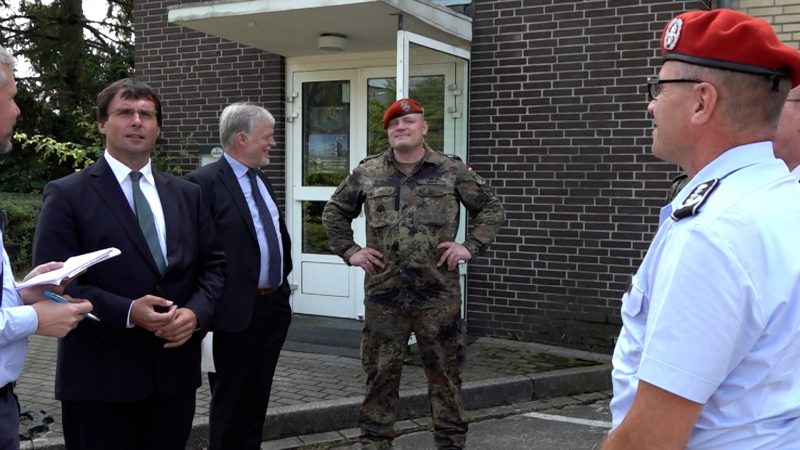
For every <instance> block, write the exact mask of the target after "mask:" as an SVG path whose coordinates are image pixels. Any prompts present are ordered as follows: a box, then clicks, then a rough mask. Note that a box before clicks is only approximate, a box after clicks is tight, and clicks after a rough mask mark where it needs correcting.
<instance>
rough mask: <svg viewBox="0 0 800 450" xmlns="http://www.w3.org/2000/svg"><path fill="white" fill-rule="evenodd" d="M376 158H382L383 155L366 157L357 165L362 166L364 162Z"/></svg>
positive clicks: (377, 154)
mask: <svg viewBox="0 0 800 450" xmlns="http://www.w3.org/2000/svg"><path fill="white" fill-rule="evenodd" d="M378 156H383V153H376V154H374V155H369V156H367V157H366V158H364V159H362V160H361V161H360V162H359V164H364V163H365V162H367V161H369V160H370V159H375V158H377V157H378Z"/></svg>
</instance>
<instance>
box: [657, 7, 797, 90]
mask: <svg viewBox="0 0 800 450" xmlns="http://www.w3.org/2000/svg"><path fill="white" fill-rule="evenodd" d="M661 54H662V56H663V57H664V61H683V62H685V63H689V64H695V65H698V66H706V67H714V68H717V69H727V70H733V71H737V72H746V73H753V74H759V75H765V76H767V77H769V78H770V79H772V81H773V83H774V86H775V89H776V90H777V83H778V77H779V76H781V75H783V76H786V77H789V78H790V79H791V81H792V87H794V86H797V85H798V84H800V51H797V50H796V49H794V48H792V47H789V46H787V45H784V44H783V43H782V42H781V41H780V39H778V36H777V35H776V34H775V31H773V30H772V27H771V26H770V24H769V23H767V22H766V21H765V20H761V19H755V18H753V17H750V16H748V15H747V14H743V13H740V12H738V11H733V10H730V9H715V10H712V11H691V12H687V13H683V14H681V15H679V16H677V17H675V18H674V19H672V20H671V21H670V22H669V23H668V24H667V26H665V27H664V33H663V34H662V36H661Z"/></svg>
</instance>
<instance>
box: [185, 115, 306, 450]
mask: <svg viewBox="0 0 800 450" xmlns="http://www.w3.org/2000/svg"><path fill="white" fill-rule="evenodd" d="M274 125H275V119H274V118H273V117H272V115H271V114H270V113H269V112H268V111H267V110H266V109H264V108H262V107H260V106H255V105H251V104H246V103H234V104H232V105H229V106H228V107H227V108H225V110H224V111H223V112H222V115H221V116H220V127H219V128H220V139H221V142H222V146H223V147H224V149H225V154H224V155H223V157H222V158H220V159H219V161H217V162H215V163H213V164H209V165H208V166H205V167H203V168H201V169H199V170H197V171H196V172H193V173H191V174H189V175H188V176H187V178H188V179H189V180H191V181H194V182H196V183H198V184H200V186H201V187H202V189H203V196H204V198H205V200H206V203H207V204H208V206H209V209H210V210H211V215H212V216H213V218H214V224H215V226H216V231H217V239H218V240H219V242H220V244H221V246H222V247H223V248H224V250H225V254H226V261H227V272H228V279H227V282H226V284H225V289H224V291H223V294H222V299H221V300H220V301H219V302H218V303H217V305H216V310H215V315H214V321H213V324H212V330H213V331H214V338H213V355H214V366H215V368H216V373H209V382H210V386H211V414H210V418H209V426H210V437H211V439H210V441H211V442H210V447H209V448H210V450H243V449H258V448H260V445H261V436H262V428H263V427H264V416H265V415H266V412H267V404H268V403H269V394H270V389H271V388H272V377H273V375H274V374H275V366H276V365H277V364H278V356H279V354H280V351H281V347H283V342H284V340H285V339H286V332H287V330H288V329H289V323H290V322H291V320H292V310H291V307H290V306H289V295H290V294H291V290H290V288H289V283H288V280H287V276H288V275H289V272H291V270H292V260H291V256H290V255H291V241H290V240H289V232H288V230H287V229H286V224H285V222H284V218H283V215H282V214H281V212H280V209H279V208H278V203H277V201H276V197H275V193H274V192H273V190H272V186H271V185H270V183H269V181H268V180H267V177H266V176H265V175H264V174H263V173H262V172H261V171H260V170H259V169H258V168H259V167H261V166H264V165H266V164H268V163H269V150H270V149H271V148H272V147H274V146H275V138H274Z"/></svg>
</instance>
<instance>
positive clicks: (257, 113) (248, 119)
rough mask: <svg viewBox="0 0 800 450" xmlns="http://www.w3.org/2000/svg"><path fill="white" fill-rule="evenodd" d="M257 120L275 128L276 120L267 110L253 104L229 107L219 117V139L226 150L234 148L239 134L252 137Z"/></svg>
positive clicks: (235, 104)
mask: <svg viewBox="0 0 800 450" xmlns="http://www.w3.org/2000/svg"><path fill="white" fill-rule="evenodd" d="M256 120H263V121H265V122H266V123H267V125H269V126H271V127H274V126H275V118H274V117H273V116H272V114H270V113H269V111H267V109H266V108H262V107H261V106H258V105H254V104H252V103H246V102H238V103H233V104H230V105H228V106H227V107H226V108H225V109H224V110H223V111H222V114H221V115H220V116H219V139H220V144H222V147H223V148H224V149H225V150H229V149H230V148H232V147H233V139H234V137H236V134H237V133H244V134H246V135H248V136H249V135H250V133H252V131H253V125H254V124H255V123H256Z"/></svg>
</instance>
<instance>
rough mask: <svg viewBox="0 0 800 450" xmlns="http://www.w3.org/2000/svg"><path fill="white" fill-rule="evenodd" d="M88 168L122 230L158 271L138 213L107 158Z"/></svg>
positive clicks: (97, 189) (100, 195) (93, 182)
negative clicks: (132, 206)
mask: <svg viewBox="0 0 800 450" xmlns="http://www.w3.org/2000/svg"><path fill="white" fill-rule="evenodd" d="M86 170H87V171H88V172H89V180H90V182H91V185H92V187H93V188H94V190H95V191H96V192H97V194H98V196H99V197H100V199H101V200H102V201H103V203H105V205H106V209H107V210H108V212H109V213H110V214H111V216H113V217H114V218H115V219H116V221H117V222H118V223H119V225H120V227H121V228H122V230H123V231H124V232H125V234H127V235H128V238H130V240H131V241H132V242H133V243H134V245H135V246H136V248H137V249H138V250H139V253H141V255H142V258H144V259H145V260H147V261H149V262H150V264H151V265H152V267H153V269H155V270H156V271H157V270H158V268H157V267H156V263H155V261H153V255H151V254H150V249H149V248H148V247H147V242H146V241H145V240H144V235H143V234H142V230H141V229H140V228H139V223H138V222H137V221H136V215H135V214H134V213H133V210H132V209H131V207H130V204H128V199H126V198H125V194H124V193H123V192H122V187H120V185H119V183H118V182H117V178H116V177H115V176H114V172H113V171H112V170H111V167H109V165H108V163H107V162H106V160H105V158H103V157H101V158H100V159H98V160H97V163H95V164H94V165H93V166H91V167H89V168H88V169H86Z"/></svg>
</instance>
